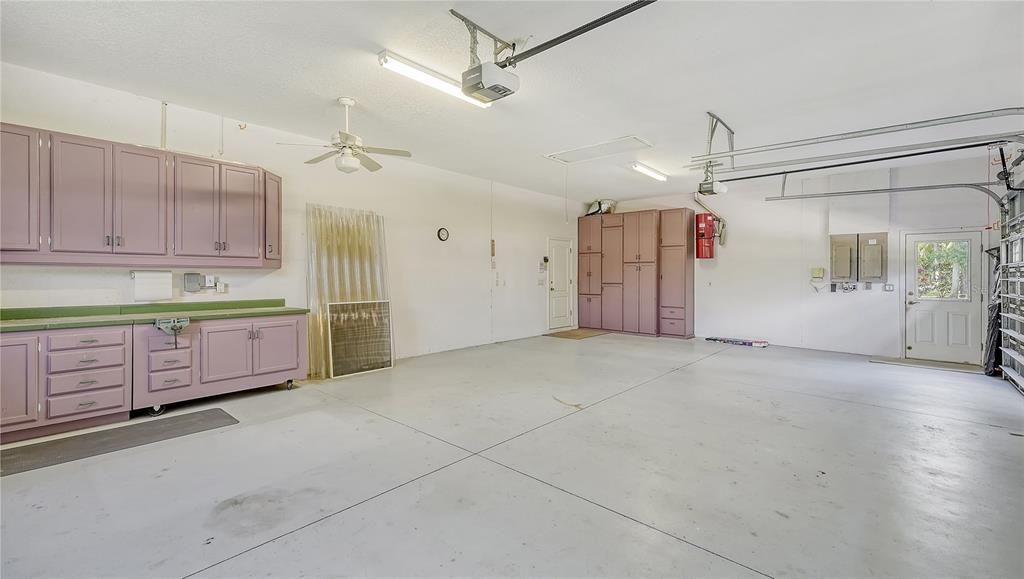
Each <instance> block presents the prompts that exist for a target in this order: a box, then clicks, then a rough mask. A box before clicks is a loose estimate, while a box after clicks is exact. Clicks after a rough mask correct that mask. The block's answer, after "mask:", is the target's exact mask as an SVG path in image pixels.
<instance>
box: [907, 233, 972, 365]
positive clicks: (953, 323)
mask: <svg viewBox="0 0 1024 579" xmlns="http://www.w3.org/2000/svg"><path fill="white" fill-rule="evenodd" d="M905 251H906V260H905V265H906V271H905V279H906V284H905V285H906V300H905V305H906V308H905V309H906V348H907V351H906V353H907V358H915V359H919V360H935V361H940V362H957V363H964V364H980V363H981V344H982V333H983V332H982V319H983V317H982V300H983V296H982V257H983V256H984V254H983V253H982V250H981V232H977V231H975V232H958V233H927V234H921V233H913V234H907V236H906V244H905Z"/></svg>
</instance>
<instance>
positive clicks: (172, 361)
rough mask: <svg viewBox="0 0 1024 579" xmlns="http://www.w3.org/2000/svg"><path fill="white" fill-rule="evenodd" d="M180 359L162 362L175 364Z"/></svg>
mask: <svg viewBox="0 0 1024 579" xmlns="http://www.w3.org/2000/svg"><path fill="white" fill-rule="evenodd" d="M178 362H181V360H164V364H177V363H178Z"/></svg>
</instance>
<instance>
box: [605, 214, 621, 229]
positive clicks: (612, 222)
mask: <svg viewBox="0 0 1024 579" xmlns="http://www.w3.org/2000/svg"><path fill="white" fill-rule="evenodd" d="M621 226H622V214H621V213H619V214H617V215H616V214H614V213H606V214H604V215H602V216H601V227H621Z"/></svg>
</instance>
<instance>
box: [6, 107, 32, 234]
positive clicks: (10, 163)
mask: <svg viewBox="0 0 1024 579" xmlns="http://www.w3.org/2000/svg"><path fill="white" fill-rule="evenodd" d="M39 139H40V133H39V131H37V130H35V129H30V128H28V127H19V126H16V125H8V124H3V125H0V249H3V250H5V251H7V250H12V249H13V250H21V251H39V177H40V175H39V144H40V140H39Z"/></svg>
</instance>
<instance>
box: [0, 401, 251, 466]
mask: <svg viewBox="0 0 1024 579" xmlns="http://www.w3.org/2000/svg"><path fill="white" fill-rule="evenodd" d="M232 424H238V420H237V419H235V417H234V416H231V415H230V414H228V413H227V412H224V411H223V410H221V409H220V408H211V409H209V410H201V411H199V412H190V413H188V414H182V415H181V416H168V417H167V418H161V419H158V420H146V421H143V422H139V423H137V424H128V425H127V426H121V427H118V428H108V429H107V430H100V431H97V432H89V433H87V434H79V435H78V436H69V437H67V438H60V439H57V440H50V441H47V442H40V443H38V444H26V445H24V446H17V447H14V448H8V449H4V450H3V451H2V452H0V476H7V475H9V474H17V473H19V472H26V471H30V470H35V469H37V468H43V467H47V466H54V465H57V464H63V463H65V462H71V461H74V460H81V459H83V458H89V457H90V456H97V455H100V454H107V453H108V452H116V451H118V450H124V449H126V448H134V447H136V446H142V445H145V444H150V443H153V442H159V441H161V440H168V439H171V438H177V437H179V436H185V435H186V434H195V433H196V432H203V431H204V430H213V429H214V428H221V427H224V426H231V425H232Z"/></svg>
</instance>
